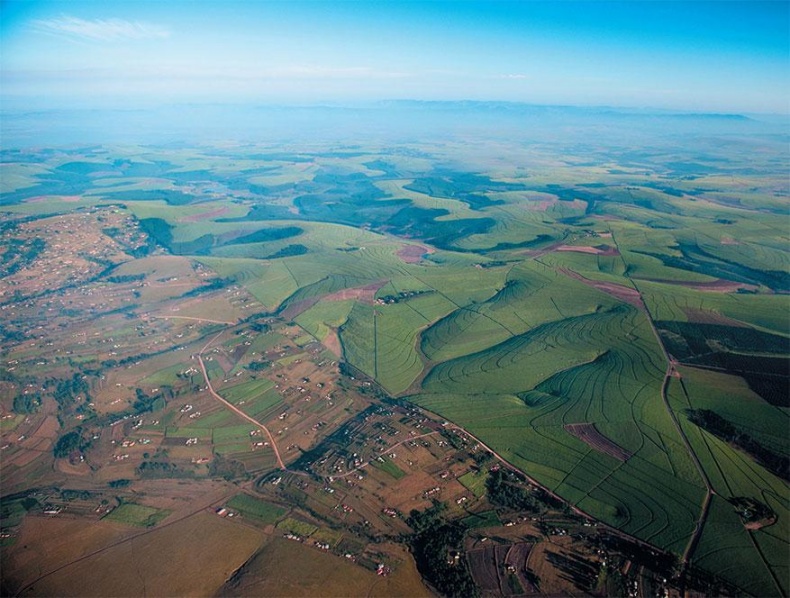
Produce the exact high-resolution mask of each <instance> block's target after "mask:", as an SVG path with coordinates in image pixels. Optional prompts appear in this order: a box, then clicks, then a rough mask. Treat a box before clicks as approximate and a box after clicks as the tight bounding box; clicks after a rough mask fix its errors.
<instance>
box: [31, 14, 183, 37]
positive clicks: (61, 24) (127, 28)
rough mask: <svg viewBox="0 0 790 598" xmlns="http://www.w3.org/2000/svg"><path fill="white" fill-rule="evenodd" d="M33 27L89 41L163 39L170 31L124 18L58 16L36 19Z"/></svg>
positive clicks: (159, 26) (43, 31)
mask: <svg viewBox="0 0 790 598" xmlns="http://www.w3.org/2000/svg"><path fill="white" fill-rule="evenodd" d="M32 25H33V27H34V28H35V29H36V30H37V31H40V32H42V33H49V34H53V35H65V36H67V37H70V38H76V39H82V40H91V41H106V42H115V41H125V40H138V39H164V38H166V37H168V36H169V35H170V32H169V31H168V30H167V29H166V28H165V27H162V26H161V25H156V24H153V23H145V22H142V21H127V20H125V19H91V20H88V19H80V18H79V17H69V16H60V17H56V18H53V19H44V20H36V21H33V22H32Z"/></svg>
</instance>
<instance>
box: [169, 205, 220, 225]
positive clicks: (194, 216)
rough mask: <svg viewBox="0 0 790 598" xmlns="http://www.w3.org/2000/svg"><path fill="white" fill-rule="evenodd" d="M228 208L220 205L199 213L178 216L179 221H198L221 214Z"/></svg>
mask: <svg viewBox="0 0 790 598" xmlns="http://www.w3.org/2000/svg"><path fill="white" fill-rule="evenodd" d="M227 211H228V208H227V207H222V208H217V209H216V210H211V211H209V212H203V213H201V214H192V215H191V216H184V217H183V218H179V221H180V222H200V221H201V220H210V219H212V218H215V217H217V216H222V215H223V214H225V213H227Z"/></svg>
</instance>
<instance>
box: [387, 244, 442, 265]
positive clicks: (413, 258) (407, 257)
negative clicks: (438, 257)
mask: <svg viewBox="0 0 790 598" xmlns="http://www.w3.org/2000/svg"><path fill="white" fill-rule="evenodd" d="M433 252H434V250H433V249H432V248H430V247H426V246H425V245H404V246H403V247H401V248H400V249H399V250H398V253H397V254H396V255H397V256H398V257H399V258H400V259H401V260H403V261H404V262H405V263H407V264H418V263H420V262H421V261H422V256H423V255H425V254H426V253H433Z"/></svg>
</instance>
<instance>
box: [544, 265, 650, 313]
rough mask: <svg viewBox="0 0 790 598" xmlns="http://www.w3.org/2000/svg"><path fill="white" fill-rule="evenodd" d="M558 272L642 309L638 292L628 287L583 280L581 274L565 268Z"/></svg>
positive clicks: (587, 279)
mask: <svg viewBox="0 0 790 598" xmlns="http://www.w3.org/2000/svg"><path fill="white" fill-rule="evenodd" d="M559 271H560V272H562V273H563V274H565V275H566V276H570V277H571V278H574V279H576V280H578V281H581V282H583V283H584V284H587V285H590V286H591V287H593V288H596V289H598V290H599V291H603V292H604V293H606V294H607V295H611V296H612V297H614V298H615V299H619V300H620V301H623V302H625V303H630V304H631V305H633V306H634V307H638V308H639V309H644V308H645V306H644V304H643V303H642V297H641V296H640V295H639V291H637V290H636V289H632V288H630V287H626V286H623V285H621V284H615V283H613V282H602V281H599V280H590V279H589V278H585V277H584V276H582V275H581V274H578V273H577V272H574V271H573V270H568V269H567V268H559Z"/></svg>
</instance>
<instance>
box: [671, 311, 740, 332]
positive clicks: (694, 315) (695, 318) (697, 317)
mask: <svg viewBox="0 0 790 598" xmlns="http://www.w3.org/2000/svg"><path fill="white" fill-rule="evenodd" d="M683 313H684V314H686V317H687V318H688V320H689V322H694V323H695V324H721V325H723V326H737V327H738V328H748V327H749V326H748V325H747V324H744V323H743V322H741V321H740V320H733V319H732V318H728V317H727V316H723V315H721V314H719V313H716V312H715V311H710V310H707V309H694V308H693V307H688V308H686V309H684V310H683Z"/></svg>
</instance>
